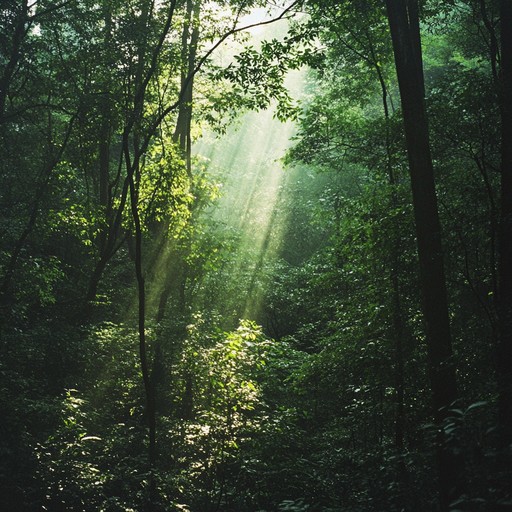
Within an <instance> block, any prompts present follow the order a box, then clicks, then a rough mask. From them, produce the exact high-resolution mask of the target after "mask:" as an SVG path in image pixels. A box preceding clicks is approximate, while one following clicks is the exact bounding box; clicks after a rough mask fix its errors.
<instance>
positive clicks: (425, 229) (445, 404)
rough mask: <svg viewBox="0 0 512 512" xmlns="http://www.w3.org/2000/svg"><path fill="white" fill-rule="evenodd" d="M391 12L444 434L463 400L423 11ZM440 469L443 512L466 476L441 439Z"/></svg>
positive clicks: (402, 7) (390, 5) (408, 3)
mask: <svg viewBox="0 0 512 512" xmlns="http://www.w3.org/2000/svg"><path fill="white" fill-rule="evenodd" d="M386 6H387V15H388V19H389V26H390V30H391V37H392V41H393V51H394V54H395V64H396V71H397V77H398V84H399V88H400V99H401V103H402V114H403V119H404V129H405V138H406V143H407V154H408V157H409V170H410V176H411V185H412V194H413V206H414V217H415V221H416V235H417V241H418V257H419V263H420V284H421V292H422V299H423V314H424V318H425V332H426V337H427V348H428V354H429V374H430V383H431V386H432V397H433V400H432V405H433V409H434V416H435V419H436V422H437V425H438V428H439V429H440V432H442V428H443V427H442V424H443V420H444V419H445V418H446V417H447V415H448V414H449V408H450V407H452V406H453V405H454V404H455V401H456V400H457V384H456V377H455V362H454V359H453V353H452V344H451V334H450V322H449V314H448V301H447V293H446V280H445V274H444V264H443V252H442V246H441V224H440V221H439V212H438V207H437V198H436V191H435V184H434V170H433V165H432V157H431V153H430V143H429V133H428V121H427V113H426V108H425V102H424V91H425V84H424V80H423V63H422V51H421V40H420V25H419V12H418V9H419V7H418V2H417V1H416V0H400V1H396V2H394V1H391V0H388V1H387V2H386ZM437 464H438V471H439V485H440V503H441V509H442V510H448V509H449V507H450V503H452V502H453V501H454V499H455V498H458V497H459V496H460V494H461V487H460V478H461V476H460V475H461V472H462V470H463V468H462V465H461V460H460V457H457V456H455V455H454V454H453V453H452V452H451V449H450V448H449V447H448V446H447V445H446V442H445V440H444V439H443V437H442V436H441V437H440V439H439V447H438V462H437Z"/></svg>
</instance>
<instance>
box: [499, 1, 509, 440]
mask: <svg viewBox="0 0 512 512" xmlns="http://www.w3.org/2000/svg"><path fill="white" fill-rule="evenodd" d="M500 16H501V61H500V64H501V68H500V81H499V83H500V108H501V214H500V228H499V240H498V242H499V245H498V247H499V254H498V258H499V259H498V303H497V305H498V325H499V339H498V344H497V350H496V369H497V377H498V386H499V401H498V408H499V409H498V415H499V432H500V441H501V448H502V449H503V450H508V449H509V447H510V445H511V444H512V2H511V1H510V0H500Z"/></svg>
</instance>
